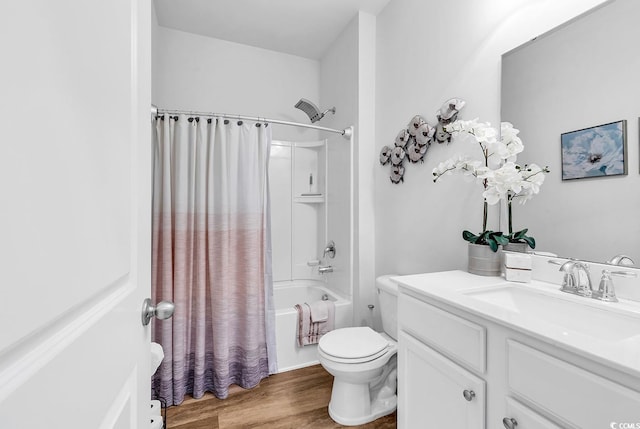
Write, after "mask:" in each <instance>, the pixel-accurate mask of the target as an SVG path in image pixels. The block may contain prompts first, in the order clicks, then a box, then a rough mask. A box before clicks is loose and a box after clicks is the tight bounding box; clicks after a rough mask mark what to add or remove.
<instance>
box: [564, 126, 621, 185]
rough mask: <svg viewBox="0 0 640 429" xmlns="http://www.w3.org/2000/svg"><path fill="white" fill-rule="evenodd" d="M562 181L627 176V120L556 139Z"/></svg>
mask: <svg viewBox="0 0 640 429" xmlns="http://www.w3.org/2000/svg"><path fill="white" fill-rule="evenodd" d="M560 147H561V154H562V180H575V179H586V178H595V177H610V176H620V175H626V174H627V121H626V120H620V121H616V122H609V123H607V124H602V125H596V126H593V127H589V128H583V129H581V130H576V131H570V132H567V133H563V134H561V136H560Z"/></svg>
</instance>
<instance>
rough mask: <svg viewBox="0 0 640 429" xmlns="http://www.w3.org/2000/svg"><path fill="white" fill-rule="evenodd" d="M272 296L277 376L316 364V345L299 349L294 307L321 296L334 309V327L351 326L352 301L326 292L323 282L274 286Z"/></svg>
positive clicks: (316, 299) (296, 314)
mask: <svg viewBox="0 0 640 429" xmlns="http://www.w3.org/2000/svg"><path fill="white" fill-rule="evenodd" d="M273 295H274V303H275V307H276V353H277V356H278V372H285V371H290V370H292V369H297V368H303V367H305V366H310V365H315V364H317V363H318V351H317V349H318V346H317V345H316V344H311V345H308V346H304V347H298V343H297V337H296V336H297V332H296V330H297V326H298V312H297V311H296V309H295V308H294V305H296V304H302V303H304V302H307V303H311V302H314V301H319V300H321V299H322V297H323V295H327V297H328V298H329V299H330V300H331V301H333V302H334V303H335V306H336V312H335V327H336V328H345V327H347V326H351V320H352V313H353V311H352V309H353V307H352V303H351V301H350V300H349V299H347V298H344V297H341V296H340V295H338V294H337V293H336V292H333V291H331V290H330V289H328V288H327V287H326V285H325V283H323V282H319V281H314V280H295V281H292V282H275V283H274V285H273Z"/></svg>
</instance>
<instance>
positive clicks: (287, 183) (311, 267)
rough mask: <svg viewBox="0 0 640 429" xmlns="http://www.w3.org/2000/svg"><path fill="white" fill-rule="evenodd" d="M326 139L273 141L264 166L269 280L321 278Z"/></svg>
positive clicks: (325, 225)
mask: <svg viewBox="0 0 640 429" xmlns="http://www.w3.org/2000/svg"><path fill="white" fill-rule="evenodd" d="M326 178H327V141H326V140H320V141H313V142H287V141H273V143H272V148H271V160H270V166H269V180H270V189H271V231H272V249H273V280H274V281H276V282H280V281H292V280H302V279H306V280H322V278H323V277H322V276H320V275H319V274H318V269H317V268H318V267H317V265H318V262H319V261H321V260H322V250H323V249H324V245H325V243H326V242H327V196H326Z"/></svg>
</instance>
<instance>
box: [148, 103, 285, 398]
mask: <svg viewBox="0 0 640 429" xmlns="http://www.w3.org/2000/svg"><path fill="white" fill-rule="evenodd" d="M153 145H154V148H153V149H154V180H153V237H152V246H153V255H152V270H153V271H152V294H153V300H154V302H159V301H162V300H170V301H173V302H174V303H175V305H176V309H175V313H174V316H173V318H172V319H169V320H156V321H155V322H154V325H153V334H152V336H153V341H156V342H158V343H160V344H161V345H162V347H163V348H164V353H165V358H164V361H163V362H162V365H161V366H160V368H159V369H158V371H157V372H156V374H155V375H154V379H153V390H154V393H155V395H157V396H158V397H160V398H162V399H164V400H165V401H166V402H167V404H168V405H171V404H179V403H181V402H182V401H183V399H184V396H185V395H186V394H190V395H192V396H193V397H195V398H199V397H201V396H202V395H203V394H204V392H205V391H210V392H213V393H214V394H215V395H216V396H217V397H218V398H226V397H227V395H228V388H229V386H230V385H231V384H237V385H239V386H242V387H245V388H250V387H254V386H256V385H257V384H258V383H259V382H260V380H261V379H263V378H265V377H267V376H268V375H269V374H270V373H275V372H276V370H277V364H276V354H275V310H274V306H273V281H272V274H271V242H270V240H271V238H270V225H269V223H270V219H269V196H268V165H269V152H270V146H271V128H270V127H269V126H267V125H266V124H262V123H251V122H247V121H244V122H243V121H237V120H233V121H230V120H226V119H222V118H216V117H202V116H201V117H199V118H197V117H189V116H185V115H175V116H174V115H168V114H165V115H164V116H160V117H158V118H157V119H155V131H154V133H153Z"/></svg>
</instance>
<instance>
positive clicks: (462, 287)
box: [392, 271, 640, 377]
mask: <svg viewBox="0 0 640 429" xmlns="http://www.w3.org/2000/svg"><path fill="white" fill-rule="evenodd" d="M392 279H393V280H394V281H396V282H398V284H399V285H400V291H401V292H402V291H403V289H404V290H405V291H406V292H408V293H409V294H412V295H419V296H424V297H427V298H430V299H433V300H436V301H439V302H441V303H443V304H446V305H449V306H452V307H455V308H457V309H459V310H462V311H465V312H469V313H471V314H474V315H476V316H479V317H482V318H485V319H487V320H490V321H492V322H495V323H498V324H500V325H503V326H505V327H507V328H510V329H514V330H516V331H520V332H523V333H525V334H527V335H530V336H532V337H534V338H536V339H539V340H541V341H544V342H546V343H549V344H552V345H554V346H557V347H560V348H563V349H566V350H568V351H570V352H572V353H577V354H580V355H584V356H585V357H587V358H589V359H592V360H594V361H596V362H599V363H601V364H604V365H607V366H609V367H612V368H615V369H618V370H620V371H623V372H625V373H628V374H630V375H633V376H635V377H639V376H640V303H639V302H636V301H629V300H624V299H620V302H616V303H610V302H601V301H598V300H595V299H591V298H585V297H581V296H576V295H572V294H567V293H564V292H560V291H559V285H556V284H552V283H547V282H543V281H537V280H533V281H532V282H531V283H511V282H507V281H506V280H505V279H504V278H502V277H482V276H476V275H473V274H469V273H467V272H464V271H444V272H438V273H427V274H415V275H407V276H397V277H393V278H392ZM506 284H509V285H513V287H517V288H526V289H527V290H528V291H532V292H535V293H536V294H540V296H542V297H545V296H546V297H549V298H548V299H553V298H557V299H560V300H564V301H569V302H573V303H577V304H579V305H584V306H586V307H587V308H590V309H593V311H594V314H595V313H599V314H603V313H602V312H603V311H606V312H615V313H618V314H619V315H622V316H624V317H628V320H629V324H630V325H631V326H630V328H629V329H630V330H631V331H632V332H633V330H635V328H636V327H637V335H628V336H626V337H625V338H624V339H616V338H610V337H609V336H608V335H606V332H607V328H606V326H598V327H597V328H598V329H597V330H598V334H594V333H593V332H587V331H588V330H589V329H590V326H591V325H590V324H593V320H584V321H583V322H584V326H585V332H580V331H579V330H575V329H566V328H564V327H562V326H560V325H559V324H554V323H550V322H548V321H546V320H545V319H544V312H545V311H546V309H541V312H540V314H539V315H537V316H536V317H532V315H531V314H521V313H519V312H518V311H517V310H516V309H511V308H507V307H504V306H500V305H495V304H491V303H488V302H485V301H482V300H479V299H477V298H474V297H473V296H471V295H465V293H469V292H472V291H474V290H480V289H484V288H495V287H500V285H506ZM569 316H571V315H569ZM594 319H595V318H594ZM611 337H615V335H612V336H611Z"/></svg>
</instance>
